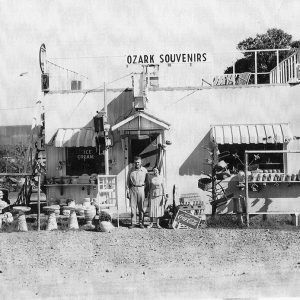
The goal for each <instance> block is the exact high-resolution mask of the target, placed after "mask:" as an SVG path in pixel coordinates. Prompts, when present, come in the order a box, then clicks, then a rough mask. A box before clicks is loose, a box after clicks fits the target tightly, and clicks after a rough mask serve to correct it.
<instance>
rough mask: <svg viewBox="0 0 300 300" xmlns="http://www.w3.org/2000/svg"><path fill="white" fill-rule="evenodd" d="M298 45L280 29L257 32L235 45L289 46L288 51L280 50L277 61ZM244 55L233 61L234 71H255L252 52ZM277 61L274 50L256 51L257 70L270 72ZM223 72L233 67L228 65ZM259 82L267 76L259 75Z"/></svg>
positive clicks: (299, 43) (257, 47)
mask: <svg viewBox="0 0 300 300" xmlns="http://www.w3.org/2000/svg"><path fill="white" fill-rule="evenodd" d="M299 47H300V41H292V35H290V34H288V33H286V32H284V31H283V30H281V29H277V28H272V29H268V30H267V32H266V33H263V34H257V35H256V37H254V38H252V37H249V38H246V39H245V40H243V41H241V42H239V43H238V45H237V49H238V50H241V51H243V50H261V49H284V48H289V49H291V50H290V51H280V52H279V61H282V60H283V59H285V58H286V57H288V56H289V55H290V54H291V53H292V52H293V51H294V49H295V48H299ZM243 55H244V57H243V58H241V59H239V60H237V61H236V63H235V73H244V72H251V73H254V72H255V60H254V52H246V53H244V54H243ZM276 62H277V57H276V52H258V55H257V71H258V72H270V71H271V70H272V69H273V68H274V67H275V66H276ZM224 73H225V74H230V73H233V67H232V66H230V67H228V68H227V69H226V70H225V72H224ZM260 77H261V79H260V82H259V83H267V82H268V76H263V75H261V76H260Z"/></svg>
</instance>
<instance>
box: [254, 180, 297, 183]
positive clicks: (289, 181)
mask: <svg viewBox="0 0 300 300" xmlns="http://www.w3.org/2000/svg"><path fill="white" fill-rule="evenodd" d="M250 183H300V181H299V180H294V181H292V180H288V181H275V180H274V181H266V180H265V181H248V184H250Z"/></svg>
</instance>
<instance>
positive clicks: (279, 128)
mask: <svg viewBox="0 0 300 300" xmlns="http://www.w3.org/2000/svg"><path fill="white" fill-rule="evenodd" d="M210 134H211V140H212V141H213V142H215V143H217V144H269V143H270V144H274V143H288V142H289V141H290V140H291V139H293V135H292V133H291V130H290V127H289V124H288V123H277V124H236V125H235V124H230V125H214V126H211V130H210Z"/></svg>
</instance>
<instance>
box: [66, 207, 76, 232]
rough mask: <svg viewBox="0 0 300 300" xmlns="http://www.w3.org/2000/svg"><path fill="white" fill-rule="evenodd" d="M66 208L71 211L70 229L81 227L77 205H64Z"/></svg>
mask: <svg viewBox="0 0 300 300" xmlns="http://www.w3.org/2000/svg"><path fill="white" fill-rule="evenodd" d="M64 209H65V210H69V211H70V215H69V222H68V225H69V229H79V225H78V220H77V216H76V207H75V206H64Z"/></svg>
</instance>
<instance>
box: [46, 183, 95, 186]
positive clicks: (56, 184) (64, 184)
mask: <svg viewBox="0 0 300 300" xmlns="http://www.w3.org/2000/svg"><path fill="white" fill-rule="evenodd" d="M83 185H84V186H97V184H96V183H54V184H45V186H83Z"/></svg>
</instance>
